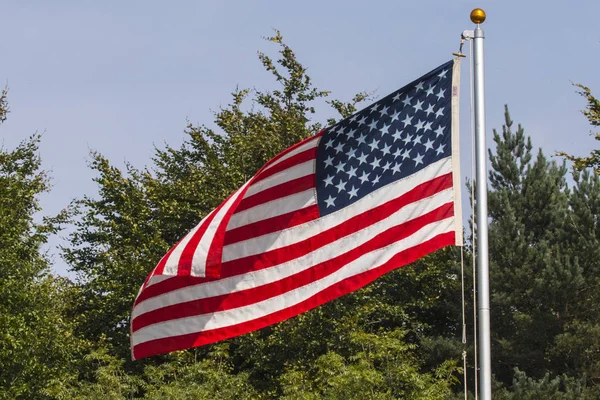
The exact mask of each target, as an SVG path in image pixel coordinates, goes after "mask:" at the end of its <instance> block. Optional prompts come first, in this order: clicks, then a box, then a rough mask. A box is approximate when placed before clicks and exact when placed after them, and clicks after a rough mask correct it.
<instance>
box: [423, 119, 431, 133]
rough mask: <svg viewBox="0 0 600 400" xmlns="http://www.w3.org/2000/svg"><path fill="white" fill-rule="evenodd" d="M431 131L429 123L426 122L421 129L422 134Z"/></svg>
mask: <svg viewBox="0 0 600 400" xmlns="http://www.w3.org/2000/svg"><path fill="white" fill-rule="evenodd" d="M430 130H431V121H429V122H427V123H426V124H425V126H424V127H423V132H427V131H430Z"/></svg>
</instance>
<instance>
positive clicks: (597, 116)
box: [557, 84, 600, 175]
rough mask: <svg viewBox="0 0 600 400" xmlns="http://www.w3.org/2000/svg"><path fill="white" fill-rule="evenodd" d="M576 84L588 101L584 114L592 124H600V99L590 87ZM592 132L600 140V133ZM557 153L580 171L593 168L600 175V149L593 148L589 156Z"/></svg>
mask: <svg viewBox="0 0 600 400" xmlns="http://www.w3.org/2000/svg"><path fill="white" fill-rule="evenodd" d="M575 86H576V87H578V88H579V89H580V90H579V92H578V93H579V94H580V95H581V96H583V97H585V99H586V101H587V107H586V109H585V110H583V115H585V116H586V118H587V119H588V121H589V123H590V125H592V126H600V100H598V99H597V98H596V97H594V95H593V94H592V91H591V89H590V88H588V87H586V86H583V85H581V84H575ZM592 134H593V135H594V137H595V139H596V140H598V141H600V133H592ZM557 154H558V155H560V156H563V157H565V158H566V159H568V160H570V161H573V166H574V167H575V169H577V170H579V171H581V170H583V169H585V168H593V169H594V170H595V171H596V174H599V175H600V149H595V150H592V151H591V152H590V155H589V156H587V157H576V156H574V155H571V154H568V153H565V152H559V153H557Z"/></svg>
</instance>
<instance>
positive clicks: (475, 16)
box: [471, 8, 485, 24]
mask: <svg viewBox="0 0 600 400" xmlns="http://www.w3.org/2000/svg"><path fill="white" fill-rule="evenodd" d="M471 21H473V23H474V24H481V23H482V22H483V21H485V11H483V10H482V9H481V8H476V9H474V10H473V11H471Z"/></svg>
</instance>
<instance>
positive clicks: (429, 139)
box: [316, 61, 453, 216]
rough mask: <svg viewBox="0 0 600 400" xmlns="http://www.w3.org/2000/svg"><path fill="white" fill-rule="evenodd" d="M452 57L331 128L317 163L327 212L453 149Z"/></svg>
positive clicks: (319, 194) (324, 212) (320, 194)
mask: <svg viewBox="0 0 600 400" xmlns="http://www.w3.org/2000/svg"><path fill="white" fill-rule="evenodd" d="M452 63H453V62H452V61H450V62H448V63H446V64H444V65H442V66H440V67H438V68H436V69H435V70H433V71H431V72H429V73H428V74H426V75H424V76H422V77H421V78H419V79H417V80H416V81H414V82H412V83H411V84H409V85H407V86H405V87H403V88H402V89H400V90H398V91H396V92H394V93H392V94H390V95H388V96H386V97H385V98H383V99H381V100H380V101H378V102H376V103H374V104H373V105H371V106H369V107H367V108H365V109H364V110H361V111H359V112H357V113H356V114H354V115H353V116H352V117H349V118H347V119H345V120H343V121H341V122H339V123H338V124H336V125H334V126H332V127H330V128H327V129H326V130H325V132H324V133H323V136H322V138H321V142H320V143H319V148H318V150H317V166H316V174H317V203H318V205H319V211H320V214H321V215H322V216H323V215H327V214H330V213H332V212H335V211H337V210H339V209H340V208H343V207H346V206H347V205H349V204H352V203H354V202H355V201H357V200H359V199H361V198H362V197H364V196H366V195H367V194H369V193H371V192H372V191H374V190H376V189H378V188H380V187H382V186H385V185H387V184H389V183H391V182H394V181H396V180H398V179H401V178H404V177H406V176H408V175H411V174H413V173H415V172H416V171H419V170H420V169H422V168H424V167H425V166H427V165H428V164H431V163H433V162H435V161H438V160H440V159H442V158H445V157H448V156H449V155H450V151H451V147H452V144H451V134H450V133H451V132H450V131H451V126H450V123H451V100H452V65H453V64H452Z"/></svg>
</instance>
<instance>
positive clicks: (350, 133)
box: [347, 129, 356, 137]
mask: <svg viewBox="0 0 600 400" xmlns="http://www.w3.org/2000/svg"><path fill="white" fill-rule="evenodd" d="M355 133H356V129H350V130H349V131H348V133H347V135H348V136H350V137H354V134H355Z"/></svg>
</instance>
